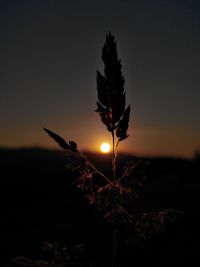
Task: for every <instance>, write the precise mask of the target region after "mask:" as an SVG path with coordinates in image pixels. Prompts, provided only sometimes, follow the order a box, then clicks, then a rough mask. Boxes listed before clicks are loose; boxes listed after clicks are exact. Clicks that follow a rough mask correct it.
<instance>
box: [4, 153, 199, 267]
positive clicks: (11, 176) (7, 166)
mask: <svg viewBox="0 0 200 267" xmlns="http://www.w3.org/2000/svg"><path fill="white" fill-rule="evenodd" d="M85 154H86V155H87V156H88V158H89V159H90V160H91V161H92V162H93V163H95V164H96V166H97V167H99V169H100V170H101V171H102V172H104V173H107V174H108V175H109V170H110V164H111V159H110V156H109V155H100V154H92V153H85ZM132 158H134V159H135V158H136V157H134V156H131V155H125V154H124V155H123V154H121V155H120V156H119V158H118V163H119V164H118V165H119V170H118V172H120V169H121V167H122V165H123V164H124V162H125V161H127V160H129V159H132ZM65 160H66V155H65V152H62V151H53V150H45V149H37V148H34V149H18V150H14V149H1V150H0V168H1V180H0V183H1V185H0V190H1V192H0V196H1V202H0V203H1V220H0V226H1V227H0V230H1V234H0V235H1V264H3V263H8V261H9V259H10V258H13V257H16V256H24V257H27V258H30V259H32V260H34V259H42V257H43V255H42V253H41V251H40V248H41V245H42V243H43V242H44V241H48V242H58V243H60V244H62V245H76V244H82V243H84V244H85V245H84V247H85V248H84V250H85V252H84V253H85V254H86V255H87V256H88V257H91V258H93V259H95V260H97V261H99V262H101V263H104V264H109V263H110V260H111V259H110V257H111V254H112V244H111V229H110V226H109V224H108V223H106V222H105V221H104V220H103V219H102V218H101V216H100V215H99V214H98V213H97V212H96V211H95V208H94V207H91V206H88V203H87V200H86V199H85V198H84V197H83V194H82V193H81V192H79V191H78V190H77V189H76V188H75V187H73V186H72V185H71V184H72V182H73V181H72V177H70V175H69V173H67V171H66V170H65ZM145 160H148V163H149V164H148V166H147V168H146V175H147V177H148V179H147V180H146V182H145V185H144V186H143V187H142V189H141V192H140V198H139V199H138V200H137V202H136V205H135V209H136V211H150V210H155V209H163V208H175V209H178V210H181V211H183V212H184V213H185V214H184V215H183V216H181V218H179V219H178V220H177V221H175V222H174V223H170V224H169V225H167V231H165V232H164V233H161V234H160V235H158V236H154V237H152V238H150V239H149V240H146V241H144V242H143V243H142V244H135V245H134V246H132V245H129V246H126V245H125V244H124V242H123V240H121V239H120V242H119V248H118V250H119V251H118V253H119V257H118V260H119V262H121V263H123V264H122V266H172V265H176V266H183V265H185V264H186V265H187V266H192V265H193V264H195V265H197V264H198V262H199V254H198V252H199V237H200V227H199V225H200V214H199V201H200V180H199V178H200V160H199V157H198V155H197V156H196V157H195V158H194V159H193V160H187V159H181V158H145ZM129 262H130V263H131V264H130V265H129V264H128V263H129Z"/></svg>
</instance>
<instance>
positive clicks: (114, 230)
mask: <svg viewBox="0 0 200 267" xmlns="http://www.w3.org/2000/svg"><path fill="white" fill-rule="evenodd" d="M117 146H118V143H117V145H116V148H115V133H114V130H113V131H112V179H113V185H114V186H115V181H116V150H117ZM116 204H117V203H114V207H116ZM112 266H113V267H117V226H116V224H115V222H114V227H113V262H112Z"/></svg>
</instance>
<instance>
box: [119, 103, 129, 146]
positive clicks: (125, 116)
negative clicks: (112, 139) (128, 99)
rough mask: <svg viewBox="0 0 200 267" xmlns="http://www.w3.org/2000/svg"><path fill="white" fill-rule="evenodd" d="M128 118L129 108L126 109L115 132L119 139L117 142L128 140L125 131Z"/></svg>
mask: <svg viewBox="0 0 200 267" xmlns="http://www.w3.org/2000/svg"><path fill="white" fill-rule="evenodd" d="M129 116H130V106H128V107H127V108H126V110H125V112H124V114H123V117H122V119H121V120H120V122H119V124H118V127H117V130H116V136H117V137H118V138H119V141H122V140H124V139H126V138H128V134H127V130H128V123H129Z"/></svg>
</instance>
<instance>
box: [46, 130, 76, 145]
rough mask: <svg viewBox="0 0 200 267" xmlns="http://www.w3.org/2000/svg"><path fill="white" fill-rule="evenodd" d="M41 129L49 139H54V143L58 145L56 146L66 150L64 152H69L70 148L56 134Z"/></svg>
mask: <svg viewBox="0 0 200 267" xmlns="http://www.w3.org/2000/svg"><path fill="white" fill-rule="evenodd" d="M43 129H44V131H45V132H46V133H48V135H49V136H50V137H51V138H53V139H54V141H56V143H58V145H59V146H60V147H62V148H64V149H66V150H68V149H70V150H71V147H70V146H69V145H68V143H67V142H65V140H64V139H63V138H62V137H60V136H59V135H58V134H55V133H54V132H52V131H50V130H48V129H46V128H43Z"/></svg>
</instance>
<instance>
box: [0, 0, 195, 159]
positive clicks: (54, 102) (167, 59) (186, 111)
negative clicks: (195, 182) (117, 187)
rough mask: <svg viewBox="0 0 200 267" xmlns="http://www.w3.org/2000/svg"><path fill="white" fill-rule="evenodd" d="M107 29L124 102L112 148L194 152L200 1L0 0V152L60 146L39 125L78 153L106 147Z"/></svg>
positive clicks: (136, 151)
mask: <svg viewBox="0 0 200 267" xmlns="http://www.w3.org/2000/svg"><path fill="white" fill-rule="evenodd" d="M109 31H111V32H112V33H113V34H114V36H115V38H116V40H117V47H118V54H119V58H121V61H122V71H123V74H124V76H125V90H126V92H127V99H126V102H127V104H130V105H131V117H130V124H129V134H130V136H129V138H128V139H127V140H126V141H124V142H121V144H120V148H119V149H120V150H121V151H123V152H128V153H132V154H138V155H161V156H182V157H193V155H194V153H195V152H196V151H200V123H199V121H200V120H199V117H200V89H199V84H200V75H199V70H200V1H199V0H171V1H169V0H166V1H164V0H154V1H153V0H152V1H151V0H135V1H133V0H132V1H131V0H123V1H120V0H114V1H113V0H110V1H108V0H101V1H95V0H93V1H87V0H82V1H76V0H73V1H72V0H54V1H51V0H46V1H44V0H38V1H37V0H23V1H22V0H16V1H13V0H0V59H1V64H0V125H1V130H0V147H16V148H17V147H47V148H57V146H56V144H55V143H54V142H53V141H52V140H51V139H49V137H48V136H47V135H46V134H45V133H44V132H43V130H42V127H46V128H48V129H51V130H52V131H54V132H56V133H58V134H60V135H61V136H63V137H64V138H65V139H66V140H74V141H76V142H77V143H78V146H79V148H80V149H81V150H91V151H97V150H98V146H99V145H100V143H101V142H103V141H108V142H109V141H110V140H111V138H110V135H109V133H107V131H106V128H105V126H104V125H103V124H102V123H101V121H100V119H99V117H98V114H97V113H95V109H96V100H97V93H96V71H97V69H98V70H100V71H101V72H102V71H103V63H102V60H101V50H102V46H103V44H104V41H105V36H106V34H107V33H108V32H109Z"/></svg>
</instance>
